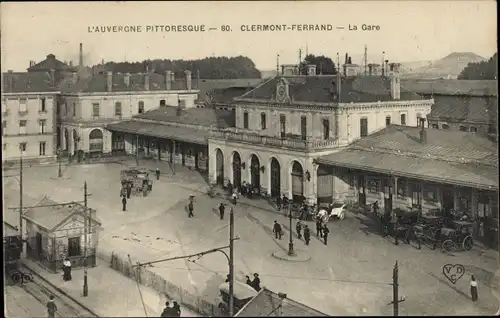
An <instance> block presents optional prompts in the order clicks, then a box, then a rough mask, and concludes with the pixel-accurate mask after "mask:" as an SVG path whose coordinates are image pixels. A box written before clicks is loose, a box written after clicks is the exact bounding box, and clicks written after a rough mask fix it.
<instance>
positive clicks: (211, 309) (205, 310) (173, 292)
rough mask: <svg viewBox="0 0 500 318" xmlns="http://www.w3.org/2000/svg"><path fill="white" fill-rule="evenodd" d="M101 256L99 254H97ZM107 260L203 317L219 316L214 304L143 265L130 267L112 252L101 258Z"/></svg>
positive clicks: (118, 268) (117, 269) (120, 270)
mask: <svg viewBox="0 0 500 318" xmlns="http://www.w3.org/2000/svg"><path fill="white" fill-rule="evenodd" d="M99 256H100V257H101V254H100V255H99ZM103 260H105V261H108V264H109V266H110V267H111V268H112V269H114V270H116V271H117V272H119V273H121V274H123V275H124V276H126V277H129V278H130V279H133V280H135V281H138V282H139V283H140V284H142V285H144V286H146V287H150V288H152V289H154V290H156V291H157V292H158V293H160V294H163V295H166V297H167V298H169V299H175V300H176V301H177V302H179V304H180V305H182V306H184V307H186V308H188V309H190V310H192V311H194V312H197V313H198V314H200V315H202V316H204V317H214V316H220V314H219V310H218V308H217V305H216V304H213V303H209V302H207V301H205V300H203V299H201V298H200V297H198V296H195V295H193V294H191V293H189V292H187V291H185V290H184V289H182V288H181V287H178V286H175V285H173V284H172V283H170V282H168V281H166V280H165V279H164V278H163V277H161V276H159V275H157V274H155V273H153V272H152V271H151V270H149V269H148V268H145V267H141V268H137V267H136V268H132V265H131V264H130V262H129V261H128V259H127V257H126V256H123V255H122V256H121V255H118V254H117V253H115V252H113V253H112V254H111V257H106V258H103Z"/></svg>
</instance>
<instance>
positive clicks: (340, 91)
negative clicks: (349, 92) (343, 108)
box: [336, 72, 342, 103]
mask: <svg viewBox="0 0 500 318" xmlns="http://www.w3.org/2000/svg"><path fill="white" fill-rule="evenodd" d="M336 85H337V87H336V91H337V102H339V103H340V94H341V93H342V76H340V72H337V79H336Z"/></svg>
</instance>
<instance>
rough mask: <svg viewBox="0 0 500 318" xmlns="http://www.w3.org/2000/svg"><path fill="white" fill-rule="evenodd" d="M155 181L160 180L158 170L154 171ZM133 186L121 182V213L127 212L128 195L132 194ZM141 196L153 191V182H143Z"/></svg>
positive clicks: (130, 183)
mask: <svg viewBox="0 0 500 318" xmlns="http://www.w3.org/2000/svg"><path fill="white" fill-rule="evenodd" d="M155 174H156V180H160V169H159V168H156V170H155ZM132 187H133V184H132V182H131V181H127V180H122V187H121V190H120V196H121V198H122V211H123V212H125V211H127V200H129V199H130V195H131V194H132ZM142 189H143V190H142V191H143V196H146V195H147V194H148V191H152V190H153V181H152V180H150V179H147V180H143V187H142Z"/></svg>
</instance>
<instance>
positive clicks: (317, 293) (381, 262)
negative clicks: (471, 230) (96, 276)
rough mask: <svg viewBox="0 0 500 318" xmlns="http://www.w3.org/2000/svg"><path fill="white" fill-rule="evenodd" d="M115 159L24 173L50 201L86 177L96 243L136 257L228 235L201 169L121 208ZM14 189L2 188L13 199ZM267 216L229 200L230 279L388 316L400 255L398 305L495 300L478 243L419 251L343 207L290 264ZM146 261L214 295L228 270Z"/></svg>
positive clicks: (456, 310)
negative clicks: (323, 237) (473, 281)
mask: <svg viewBox="0 0 500 318" xmlns="http://www.w3.org/2000/svg"><path fill="white" fill-rule="evenodd" d="M122 168H123V167H121V166H120V165H116V164H114V165H113V164H111V165H107V166H106V167H104V166H103V165H88V166H77V167H71V168H68V169H67V170H66V171H65V175H66V176H67V177H68V178H67V179H63V180H55V179H51V178H50V176H54V175H57V170H56V168H55V167H54V168H37V169H35V168H31V169H32V171H30V172H29V173H30V178H25V179H27V181H26V182H25V183H26V185H25V193H29V194H31V195H33V196H39V195H42V194H43V192H44V191H47V189H49V190H48V191H50V193H47V194H48V195H49V197H51V198H53V199H55V200H56V201H68V200H78V199H79V198H81V197H82V195H83V190H82V188H83V181H84V180H87V182H88V185H89V189H90V192H91V193H92V197H90V200H89V206H91V207H92V208H96V209H97V210H98V215H99V218H100V219H101V220H102V222H103V226H104V231H103V232H102V233H101V236H100V243H99V245H100V249H101V251H105V252H106V251H108V252H110V251H111V250H115V251H120V252H122V253H130V254H131V256H132V258H133V260H134V262H135V261H148V260H156V259H161V258H165V257H171V256H178V255H187V254H191V253H196V252H199V251H203V250H206V249H210V248H213V247H215V246H224V245H227V244H228V227H227V225H228V224H227V223H228V221H227V219H226V220H224V221H221V220H219V218H218V217H217V215H216V214H214V212H213V211H212V209H213V207H215V206H216V205H217V204H218V203H219V202H220V200H219V199H211V198H208V197H206V196H203V195H201V193H197V192H195V190H196V189H197V190H202V191H203V190H205V189H206V185H203V184H202V180H201V178H197V177H196V175H195V174H193V173H191V172H187V171H181V172H179V171H178V172H177V174H176V176H175V177H166V176H162V178H161V180H160V182H155V183H154V185H153V192H152V193H151V194H150V195H149V196H148V197H146V198H133V199H132V200H130V201H129V205H128V209H127V212H121V203H120V200H119V171H120V169H122ZM151 168H154V166H151ZM31 169H30V170H31ZM52 170H53V171H52ZM162 170H164V168H162ZM40 180H42V181H43V183H40ZM41 184H42V185H43V187H41V186H40V185H41ZM189 189H192V190H189ZM16 191H17V190H15V189H14V191H13V192H12V193H11V194H10V195H9V196H10V198H11V199H12V200H14V201H16V198H15V196H16V193H17V192H16ZM191 193H194V194H196V203H195V217H194V218H192V219H188V218H187V214H186V211H185V206H186V204H187V197H188V196H189V194H191ZM274 220H278V221H280V222H281V223H283V224H284V225H286V226H288V225H287V224H288V220H287V219H286V218H285V217H283V216H279V215H277V214H275V213H272V212H268V211H265V210H262V209H259V208H253V207H249V206H245V205H238V206H237V208H236V234H237V235H239V236H240V240H238V241H237V242H236V248H235V257H236V261H235V268H236V273H237V275H236V276H237V278H238V279H242V280H243V279H244V275H246V274H250V273H253V272H259V273H260V275H261V279H262V283H263V285H265V286H267V287H269V288H271V289H272V290H274V291H277V292H279V291H283V292H286V293H287V294H288V295H289V297H291V298H293V299H296V300H298V301H302V302H304V303H305V304H307V305H309V306H312V307H315V308H317V309H319V310H322V311H324V312H326V313H329V314H332V315H379V314H382V315H389V314H391V307H390V306H388V305H387V304H388V303H389V302H390V301H391V298H392V287H391V286H390V285H389V283H390V282H391V279H392V267H393V265H394V263H395V262H396V261H398V263H399V267H400V286H401V288H400V294H401V295H405V296H406V301H405V302H404V303H402V304H401V306H400V313H401V314H410V315H412V314H415V315H418V314H423V315H454V314H481V313H482V314H486V313H494V312H496V310H497V308H498V307H497V305H496V304H497V300H496V299H495V297H494V296H493V295H492V293H491V292H490V289H489V287H488V285H489V283H490V281H491V277H492V276H493V274H492V273H493V272H494V271H495V270H496V264H497V263H496V261H495V260H494V259H492V258H488V257H487V255H486V254H482V253H481V252H480V251H471V252H468V253H462V252H460V253H456V254H455V255H447V254H442V253H440V252H439V251H430V250H427V249H425V248H424V249H422V250H420V251H418V250H416V249H413V248H411V247H409V246H407V245H405V244H401V245H399V246H395V245H393V244H392V242H389V241H387V240H385V239H383V238H381V237H380V235H378V233H374V232H373V230H372V228H371V226H370V224H369V222H368V221H367V220H366V219H364V218H362V217H360V218H357V216H356V215H353V214H348V215H347V217H346V219H345V220H343V221H339V222H331V223H330V225H329V226H330V231H331V232H330V238H329V241H330V243H329V245H328V246H325V245H324V244H322V243H321V242H319V241H318V240H316V239H314V240H313V241H312V243H311V245H310V246H309V247H306V246H305V245H304V244H303V243H302V242H296V248H297V249H298V250H299V252H300V250H307V253H309V254H310V255H311V257H312V261H311V262H308V263H289V262H283V261H278V260H276V259H274V258H273V257H271V253H272V252H274V251H276V250H279V249H286V248H287V245H288V233H286V234H285V237H284V239H283V240H282V241H276V240H275V239H274V238H273V236H272V233H271V226H272V223H273V221H274ZM311 226H313V225H311ZM313 227H314V226H313ZM447 263H453V264H456V263H459V264H463V265H465V266H466V268H467V274H466V275H465V276H464V277H463V278H462V279H461V280H460V281H459V282H457V284H455V285H453V284H450V283H448V282H447V281H446V280H445V279H444V277H443V275H442V267H443V265H445V264H447ZM152 270H153V271H155V272H157V273H158V274H161V275H162V276H164V277H165V278H167V279H168V280H170V281H171V282H173V283H176V284H178V285H180V286H182V287H183V288H185V289H187V290H189V291H190V292H192V293H195V294H199V295H201V296H203V298H205V299H207V300H213V299H214V298H215V297H216V295H217V286H218V285H219V284H220V283H221V282H222V281H223V280H224V276H225V275H226V272H227V261H226V259H225V258H224V256H223V255H221V254H211V255H207V256H204V257H203V258H201V259H191V260H189V261H188V260H179V261H171V262H168V263H160V264H157V265H155V267H153V268H152ZM471 273H473V274H475V275H476V276H477V277H478V278H479V281H480V286H481V287H480V301H479V303H478V304H475V305H473V304H472V302H471V301H470V299H469V296H468V279H469V275H470V274H471Z"/></svg>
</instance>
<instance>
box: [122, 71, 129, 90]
mask: <svg viewBox="0 0 500 318" xmlns="http://www.w3.org/2000/svg"><path fill="white" fill-rule="evenodd" d="M123 82H124V83H125V85H126V86H127V87H129V86H130V73H125V74H123Z"/></svg>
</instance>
